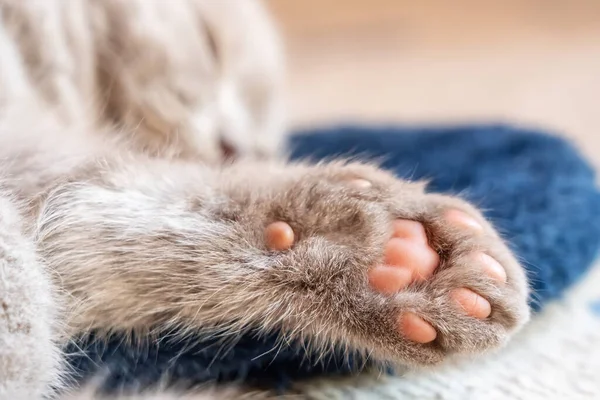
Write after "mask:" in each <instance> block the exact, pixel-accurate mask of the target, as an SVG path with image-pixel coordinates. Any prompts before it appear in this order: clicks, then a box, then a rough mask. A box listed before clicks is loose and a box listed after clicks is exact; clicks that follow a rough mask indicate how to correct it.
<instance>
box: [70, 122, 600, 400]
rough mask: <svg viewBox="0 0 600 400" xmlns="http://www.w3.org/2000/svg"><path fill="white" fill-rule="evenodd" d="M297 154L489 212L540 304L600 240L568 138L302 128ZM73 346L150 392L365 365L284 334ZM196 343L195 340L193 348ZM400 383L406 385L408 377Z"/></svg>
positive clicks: (595, 203)
mask: <svg viewBox="0 0 600 400" xmlns="http://www.w3.org/2000/svg"><path fill="white" fill-rule="evenodd" d="M291 149H292V155H293V157H294V158H307V157H308V158H311V159H314V160H320V159H327V158H331V157H334V156H357V157H358V158H362V159H375V160H378V161H380V162H381V163H382V165H383V167H384V168H386V169H390V170H392V171H394V172H395V173H396V174H397V175H398V176H400V177H405V178H411V179H428V180H430V181H431V185H430V188H431V190H432V191H440V192H446V193H457V194H461V195H462V196H464V197H466V198H467V199H469V200H471V201H472V202H474V203H475V204H477V205H478V206H480V207H481V208H482V209H484V210H485V214H486V215H487V217H488V218H490V219H491V220H492V221H493V222H494V224H495V225H496V226H497V227H498V229H499V230H500V231H501V232H502V234H503V236H504V237H505V238H506V239H507V240H508V241H509V242H510V244H511V246H512V248H513V249H514V250H515V252H516V253H517V255H518V256H519V257H520V259H521V260H522V261H523V264H524V266H525V267H526V268H527V271H528V275H529V277H530V280H531V283H532V286H533V288H534V297H533V298H532V301H531V304H532V306H533V307H534V308H536V309H540V308H541V306H542V305H544V304H545V303H546V302H547V301H548V300H550V299H553V298H556V297H558V296H560V295H561V293H562V292H563V290H564V289H565V288H566V287H568V286H569V285H571V284H573V283H574V282H576V281H577V280H578V279H580V278H581V277H582V276H583V274H584V272H586V270H587V269H588V268H589V267H590V265H591V264H592V261H593V259H594V257H595V255H596V252H597V250H598V248H599V244H600V193H599V192H598V190H597V188H596V187H595V177H594V172H593V170H592V169H591V168H590V166H589V165H588V164H587V163H586V162H585V161H584V160H583V159H582V158H581V157H580V155H579V154H578V152H577V151H576V150H574V149H573V148H572V147H571V146H570V145H569V144H568V143H566V142H565V141H564V140H562V139H559V138H556V137H553V136H549V135H545V134H542V133H536V132H530V131H526V130H521V129H515V128H511V127H506V126H469V127H453V128H443V127H440V128H436V127H433V128H417V129H412V128H398V127H382V128H373V127H351V126H348V127H337V128H331V129H324V130H322V131H312V132H303V133H299V134H298V135H296V136H295V137H293V138H292V140H291ZM88 339H89V340H88V341H87V342H86V341H82V343H80V344H79V346H80V347H82V348H84V349H85V350H86V352H85V354H82V353H81V352H80V351H78V350H77V348H75V347H73V348H71V349H69V351H70V352H72V353H73V354H74V355H73V357H72V360H71V362H72V365H73V366H74V367H75V368H74V370H75V371H78V372H79V374H80V375H79V378H80V379H81V380H84V379H85V377H87V376H89V375H90V374H91V373H96V372H98V368H101V371H103V372H105V373H106V376H107V379H106V381H105V384H104V388H105V389H106V390H109V391H110V390H115V389H116V390H123V389H125V390H128V389H136V390H137V389H141V388H144V387H146V386H147V385H151V384H152V383H155V382H157V381H158V380H161V382H162V383H165V382H168V383H174V384H177V385H178V386H187V385H194V384H198V383H202V382H207V381H230V380H238V381H239V380H241V381H246V382H248V383H250V384H254V385H263V386H264V385H267V386H276V387H280V388H285V387H289V386H290V385H291V384H292V382H293V381H295V380H297V379H299V378H304V377H309V376H315V375H317V376H319V375H331V374H344V373H347V372H349V371H350V370H352V369H353V368H355V367H356V364H358V362H353V360H350V361H349V362H341V361H340V360H339V359H338V358H337V357H336V356H335V355H334V354H332V355H331V357H329V358H325V360H324V361H321V362H319V363H315V362H313V360H314V359H315V358H314V355H310V354H306V353H305V352H304V351H302V350H301V349H302V347H301V346H300V345H298V344H296V345H292V346H291V347H289V348H288V347H285V348H281V349H278V350H277V351H273V347H274V343H275V334H274V335H272V336H270V337H267V338H260V339H259V338H256V337H253V336H252V335H248V336H246V337H244V338H242V339H241V340H240V342H239V343H238V344H236V345H235V346H233V347H231V348H230V349H229V350H228V351H227V352H224V351H223V348H222V346H220V345H219V344H218V343H216V342H214V341H212V340H207V339H204V340H203V339H202V338H193V339H192V341H189V342H185V343H181V342H178V343H172V342H170V341H169V340H163V341H161V343H160V344H158V343H148V344H147V345H146V346H143V347H142V348H141V349H139V348H132V347H128V346H125V345H123V344H121V340H120V338H115V339H114V340H113V341H111V342H109V343H105V344H98V343H95V342H94V341H93V338H88ZM192 343H193V344H192ZM399 384H401V383H399Z"/></svg>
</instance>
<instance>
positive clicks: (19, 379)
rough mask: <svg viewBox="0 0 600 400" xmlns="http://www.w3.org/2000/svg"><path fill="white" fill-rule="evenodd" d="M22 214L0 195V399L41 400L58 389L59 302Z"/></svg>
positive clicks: (7, 199)
mask: <svg viewBox="0 0 600 400" xmlns="http://www.w3.org/2000/svg"><path fill="white" fill-rule="evenodd" d="M52 290H53V289H52V286H51V284H50V279H49V277H48V276H47V273H46V271H44V269H43V265H42V263H41V261H40V260H39V258H38V257H37V255H36V251H35V247H34V246H33V241H32V240H30V238H28V237H27V236H26V235H25V234H24V232H23V231H22V224H21V220H20V215H19V210H18V208H17V207H16V206H15V204H13V202H12V201H11V200H10V199H9V198H7V197H5V196H3V195H0V398H2V399H38V398H41V397H42V395H48V394H49V393H50V392H51V390H52V389H53V388H55V387H57V386H58V385H59V383H60V379H59V367H60V357H59V350H58V347H57V343H56V342H55V339H56V337H55V335H56V321H55V318H56V314H57V309H56V299H55V293H53V292H52Z"/></svg>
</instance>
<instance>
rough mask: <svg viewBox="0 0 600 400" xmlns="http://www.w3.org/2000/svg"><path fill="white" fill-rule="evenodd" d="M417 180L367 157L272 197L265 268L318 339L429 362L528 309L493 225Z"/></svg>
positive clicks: (501, 333) (492, 334) (459, 350)
mask: <svg viewBox="0 0 600 400" xmlns="http://www.w3.org/2000/svg"><path fill="white" fill-rule="evenodd" d="M423 189H424V187H423V185H420V184H415V183H409V182H404V181H400V180H397V179H395V178H394V177H392V176H391V175H388V174H387V173H385V172H383V171H380V170H377V169H375V168H371V167H367V166H364V165H358V166H357V165H350V166H337V167H336V166H328V167H318V168H317V170H316V171H314V173H309V174H307V176H306V177H305V178H302V179H301V180H300V181H298V182H296V184H295V185H294V187H293V188H291V187H290V188H289V189H288V190H287V191H286V194H285V196H284V198H285V200H283V199H281V201H280V204H279V206H278V207H275V208H274V211H273V212H272V213H271V215H270V216H269V218H270V221H269V222H268V223H267V224H266V225H265V231H264V240H265V246H266V248H267V249H268V250H269V251H271V252H272V254H273V257H274V259H275V260H276V261H277V267H276V268H274V271H275V272H274V273H273V276H272V278H273V279H274V280H276V281H278V284H279V285H280V287H285V288H286V290H287V292H286V293H287V295H286V297H287V299H289V301H290V303H291V304H293V305H294V307H295V308H294V311H293V312H295V315H296V316H299V317H298V319H299V322H298V323H300V324H301V325H302V329H303V330H304V331H308V332H310V334H311V335H312V336H314V337H316V338H317V339H316V341H317V342H318V341H319V338H321V339H323V340H324V341H327V340H329V341H331V340H332V339H333V340H334V341H335V342H338V343H341V344H343V345H346V346H350V347H352V348H356V349H359V350H361V351H364V352H365V353H368V354H371V355H374V356H375V357H376V358H377V359H381V360H387V361H400V362H404V363H408V364H415V365H428V364H435V363H438V362H440V361H442V360H444V359H446V358H447V357H448V356H451V355H454V354H474V353H481V352H484V351H486V350H488V349H493V348H497V347H499V346H501V345H502V344H504V343H505V342H506V340H507V339H508V338H509V337H510V336H511V335H512V334H513V333H514V332H516V331H517V330H518V328H520V327H521V326H522V325H523V324H524V323H525V322H526V321H527V320H528V318H529V308H528V305H527V297H528V288H527V282H526V277H525V273H524V270H523V269H522V267H521V266H520V265H519V263H518V262H517V260H516V259H515V257H514V256H513V255H512V253H511V251H510V250H509V249H508V248H507V246H506V245H505V243H504V242H503V240H502V239H501V238H500V236H499V235H498V233H497V232H496V231H495V229H494V228H493V227H492V225H490V224H489V223H488V222H487V221H486V220H485V219H484V217H483V216H482V214H481V213H480V212H479V211H477V210H476V209H475V208H474V207H473V206H471V205H470V204H468V203H466V202H464V201H463V200H460V199H458V198H455V197H450V196H443V195H438V194H430V193H426V192H425V191H424V190H423ZM289 312H292V311H289Z"/></svg>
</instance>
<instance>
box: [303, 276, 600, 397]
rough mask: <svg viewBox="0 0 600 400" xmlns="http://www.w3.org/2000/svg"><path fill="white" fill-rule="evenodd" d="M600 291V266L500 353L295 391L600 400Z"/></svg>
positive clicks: (325, 394) (313, 383) (317, 383)
mask: <svg viewBox="0 0 600 400" xmlns="http://www.w3.org/2000/svg"><path fill="white" fill-rule="evenodd" d="M598 288H600V265H597V266H596V267H595V268H594V270H593V273H592V274H590V275H589V277H586V279H585V280H584V281H583V282H581V284H579V285H576V286H575V287H574V288H573V290H569V292H570V293H568V295H567V296H565V297H564V298H561V299H560V300H559V301H555V302H552V303H551V304H549V305H548V306H547V307H544V309H543V310H542V311H541V312H540V313H539V314H538V315H537V316H536V318H535V319H534V320H533V321H532V322H531V323H530V324H529V325H528V326H527V327H526V328H525V329H524V330H523V331H522V332H520V333H519V334H518V335H517V337H515V338H514V339H513V340H512V341H511V342H510V344H509V345H508V346H507V347H506V348H504V349H502V351H500V352H497V353H496V354H490V355H488V356H486V357H479V358H478V359H477V360H466V361H463V362H455V363H452V364H449V365H446V366H445V367H444V368H442V369H436V370H435V371H419V372H413V373H410V374H405V375H402V376H387V377H380V376H373V375H370V374H363V376H361V377H360V378H357V377H352V378H351V379H327V378H325V379H317V380H314V381H308V382H303V383H300V384H297V385H296V387H294V393H295V394H298V397H299V398H302V399H309V400H346V399H361V400H395V399H402V400H465V399H472V400H507V399H511V400H592V399H600V379H598V371H600V290H599V289H598ZM382 378H383V379H382Z"/></svg>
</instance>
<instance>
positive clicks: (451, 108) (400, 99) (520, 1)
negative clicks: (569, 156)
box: [268, 0, 600, 166]
mask: <svg viewBox="0 0 600 400" xmlns="http://www.w3.org/2000/svg"><path fill="white" fill-rule="evenodd" d="M268 5H269V6H270V8H271V10H272V11H273V13H274V15H275V17H276V20H277V22H278V24H279V26H280V28H281V30H282V31H283V34H284V37H285V40H286V45H287V51H288V64H289V65H288V67H289V71H290V74H289V85H290V92H289V93H290V99H289V104H290V109H291V110H290V111H291V113H292V116H293V123H294V124H295V125H298V124H301V125H305V124H310V123H322V122H335V121H340V120H345V121H347V120H356V121H385V122H388V121H400V122H402V121H404V122H446V121H448V122H457V121H459V122H460V121H478V120H483V121H489V120H495V121H498V120H499V121H516V122H519V123H526V124H528V125H533V126H540V127H544V128H549V129H551V130H554V131H556V132H558V133H561V134H564V135H567V136H569V137H571V138H573V139H574V140H575V141H577V142H578V143H579V144H580V146H581V147H582V148H583V149H584V151H585V152H586V153H587V154H588V155H589V156H590V157H591V158H592V159H593V161H594V163H595V164H596V165H598V166H600V1H596V0H562V1H559V0H505V1H485V0H484V1H481V0H479V1H478V0H454V1H441V0H438V1H433V0H420V1H408V0H268Z"/></svg>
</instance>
